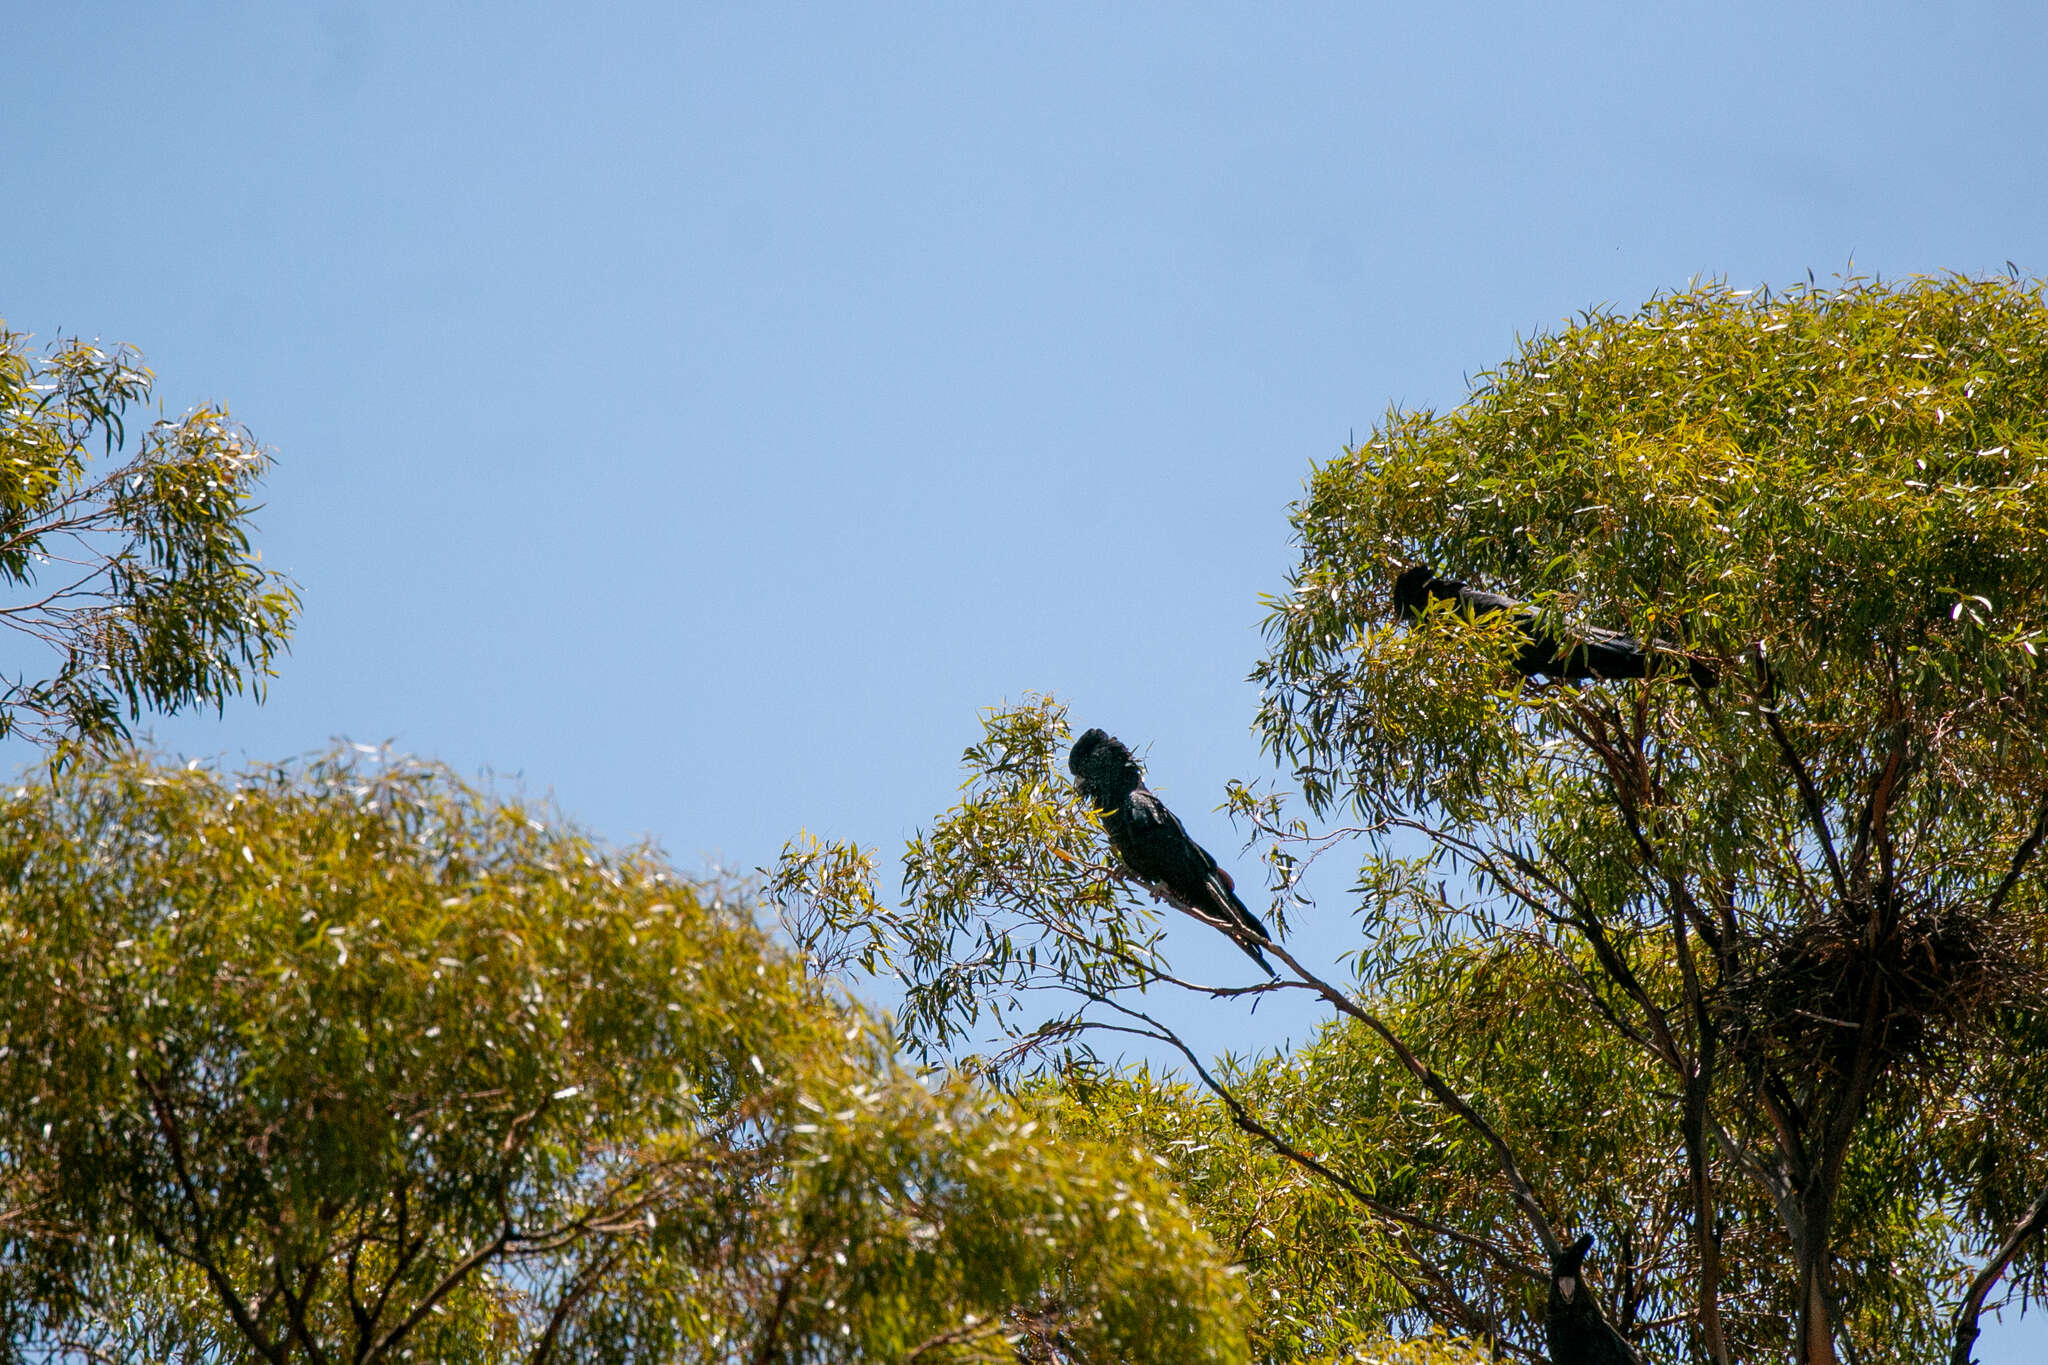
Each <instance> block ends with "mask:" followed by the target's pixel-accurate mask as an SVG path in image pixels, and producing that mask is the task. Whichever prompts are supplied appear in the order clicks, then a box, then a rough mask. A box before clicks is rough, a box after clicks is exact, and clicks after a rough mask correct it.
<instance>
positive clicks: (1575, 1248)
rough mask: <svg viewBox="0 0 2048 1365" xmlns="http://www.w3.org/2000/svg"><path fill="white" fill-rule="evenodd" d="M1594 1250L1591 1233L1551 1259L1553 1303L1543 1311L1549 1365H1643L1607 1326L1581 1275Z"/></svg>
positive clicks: (1591, 1292) (1551, 1293)
mask: <svg viewBox="0 0 2048 1365" xmlns="http://www.w3.org/2000/svg"><path fill="white" fill-rule="evenodd" d="M1592 1249H1593V1234H1592V1233H1590V1232H1589V1233H1587V1234H1586V1235H1585V1236H1583V1237H1581V1238H1579V1240H1578V1241H1576V1242H1573V1243H1572V1244H1571V1245H1570V1246H1568V1247H1566V1248H1565V1249H1564V1250H1563V1251H1560V1252H1558V1253H1557V1255H1555V1256H1553V1257H1551V1258H1550V1302H1549V1304H1548V1305H1547V1306H1546V1307H1545V1308H1544V1310H1543V1336H1544V1340H1545V1342H1546V1344H1547V1345H1548V1346H1549V1347H1550V1365H1642V1362H1641V1361H1640V1360H1638V1359H1637V1358H1636V1353H1635V1352H1634V1351H1632V1350H1630V1349H1629V1345H1628V1343H1627V1342H1625V1341H1623V1340H1622V1339H1621V1334H1620V1333H1619V1332H1616V1331H1615V1330H1614V1329H1613V1328H1612V1327H1610V1326H1608V1325H1607V1319H1606V1318H1605V1317H1603V1316H1601V1313H1600V1300H1599V1299H1597V1298H1595V1297H1594V1296H1593V1291H1592V1289H1591V1288H1590V1287H1589V1286H1588V1285H1587V1284H1586V1280H1585V1277H1584V1276H1583V1275H1582V1274H1581V1273H1580V1271H1581V1269H1582V1263H1583V1262H1584V1261H1585V1259H1586V1253H1587V1252H1588V1251H1591V1250H1592Z"/></svg>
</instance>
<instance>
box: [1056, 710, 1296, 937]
mask: <svg viewBox="0 0 2048 1365" xmlns="http://www.w3.org/2000/svg"><path fill="white" fill-rule="evenodd" d="M1067 767H1068V768H1070V769H1071V770H1072V771H1073V774H1074V778H1075V782H1074V785H1075V787H1076V788H1077V789H1078V790H1079V791H1080V793H1081V795H1082V796H1084V797H1086V798H1087V799H1088V800H1089V801H1090V802H1091V803H1092V804H1093V805H1094V806H1095V808H1096V810H1097V811H1099V812H1101V815H1102V829H1103V832H1104V833H1105V834H1107V835H1109V846H1110V847H1111V848H1112V849H1114V850H1115V851H1116V856H1117V857H1119V858H1121V859H1122V860H1123V864H1124V866H1125V867H1127V868H1129V869H1130V872H1131V875H1132V876H1134V877H1136V878H1137V879H1138V880H1139V881H1141V882H1145V883H1147V884H1149V885H1151V886H1153V887H1155V888H1162V889H1164V890H1165V891H1166V892H1168V893H1169V894H1170V896H1171V897H1172V899H1173V900H1174V901H1175V902H1176V903H1177V904H1179V905H1180V907H1181V908H1182V909H1184V910H1186V911H1188V912H1189V913H1190V914H1192V915H1194V916H1195V917H1196V918H1197V919H1200V920H1201V921H1203V922H1204V923H1205V924H1209V925H1212V926H1214V927H1215V928H1218V929H1221V930H1222V931H1223V932H1224V933H1226V934H1228V935H1230V939H1231V941H1232V942H1233V943H1235V944H1237V946H1238V947H1240V948H1242V949H1244V951H1245V953H1246V954H1247V955H1248V956H1249V957H1250V958H1251V960H1252V961H1254V962H1256V963H1258V964H1259V967H1260V969H1261V970H1263V971H1264V972H1265V973H1266V975H1268V976H1277V975H1278V973H1277V972H1275V971H1274V970H1273V968H1272V967H1271V966H1270V965H1269V964H1268V963H1267V961H1266V958H1265V955H1264V954H1263V953H1261V952H1260V951H1259V945H1261V944H1267V943H1270V942H1272V939H1271V937H1270V936H1269V935H1268V934H1267V933H1266V926H1265V925H1263V924H1261V923H1260V922H1259V918H1258V916H1257V915H1254V914H1253V913H1252V912H1251V911H1249V910H1247V909H1245V905H1244V902H1243V901H1241V900H1239V899H1238V898H1237V890H1236V888H1235V886H1234V885H1233V884H1232V882H1231V880H1230V874H1229V873H1228V872H1225V871H1224V870H1223V869H1222V868H1220V867H1218V866H1217V865H1216V860H1215V859H1214V858H1212V857H1210V856H1209V850H1207V849H1205V848H1203V847H1202V846H1201V845H1200V844H1198V843H1196V842H1195V841H1194V840H1193V839H1190V838H1189V837H1188V832H1187V831H1186V830H1185V829H1183V828H1181V823H1180V821H1179V820H1177V819H1176V818H1174V814H1173V812H1172V811H1170V810H1168V809H1167V808H1166V803H1165V802H1163V801H1161V800H1160V799H1159V798H1158V797H1157V796H1154V795H1153V794H1152V793H1151V792H1150V791H1148V790H1146V788H1145V770H1144V769H1143V768H1141V767H1139V766H1138V760H1137V759H1136V758H1133V757H1132V756H1131V751H1130V750H1129V749H1128V748H1126V747H1124V744H1123V742H1122V741H1120V740H1118V739H1116V738H1114V737H1113V736H1111V735H1109V734H1107V733H1106V732H1104V731H1102V730H1089V731H1088V732H1087V733H1085V734H1083V735H1082V736H1081V737H1080V738H1079V739H1077V740H1075V741H1074V748H1073V752H1071V753H1070V754H1068V755H1067Z"/></svg>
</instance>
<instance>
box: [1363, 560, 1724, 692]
mask: <svg viewBox="0 0 2048 1365" xmlns="http://www.w3.org/2000/svg"><path fill="white" fill-rule="evenodd" d="M1431 602H1456V603H1457V604H1458V606H1459V608H1460V609H1461V610H1463V611H1465V612H1467V613H1468V614H1470V616H1471V617H1472V619H1473V620H1475V621H1476V620H1478V619H1480V618H1481V617H1486V616H1491V615H1493V614H1494V613H1495V612H1497V611H1505V612H1509V613H1511V614H1512V616H1513V619H1514V622H1515V625H1516V626H1517V627H1519V628H1520V630H1521V632H1522V636H1523V639H1524V640H1525V641H1526V643H1524V644H1523V646H1522V648H1521V651H1520V652H1519V653H1517V654H1516V655H1515V671H1516V672H1517V673H1520V674H1521V675H1522V676H1523V677H1525V678H1528V677H1533V676H1535V675H1536V674H1538V673H1541V674H1542V675H1543V676H1544V677H1546V678H1651V677H1655V676H1656V675H1658V674H1659V673H1669V672H1674V671H1676V670H1678V669H1685V670H1687V671H1689V672H1690V673H1691V675H1692V683H1693V686H1695V687H1712V686H1713V685H1714V682H1715V677H1714V670H1713V669H1711V668H1709V667H1708V666H1707V665H1705V664H1703V663H1701V662H1700V661H1699V660H1697V659H1689V658H1687V657H1686V656H1685V654H1684V652H1683V651H1681V650H1679V649H1678V647H1677V646H1675V645H1672V644H1670V643H1668V642H1666V641H1664V640H1652V641H1650V644H1649V647H1648V648H1644V646H1643V644H1642V642H1641V641H1639V640H1637V639H1636V638H1634V637H1633V636H1629V635H1623V634H1621V633H1620V632H1618V631H1612V630H1582V631H1580V632H1579V636H1580V638H1579V639H1578V640H1577V641H1575V642H1574V643H1572V644H1571V645H1569V646H1564V645H1560V644H1559V643H1558V642H1557V640H1556V639H1555V638H1554V637H1552V636H1550V635H1546V634H1545V633H1544V632H1543V631H1541V630H1539V629H1537V626H1536V613H1535V612H1534V611H1532V610H1530V609H1529V608H1528V607H1526V606H1524V605H1523V604H1522V603H1520V602H1517V601H1515V600H1513V599H1512V598H1507V597H1502V596H1500V595H1499V594H1497V593H1490V592H1481V591H1479V589H1477V588H1468V587H1466V586H1465V585H1464V584H1463V583H1461V582H1459V581H1458V580H1457V579H1455V578H1438V577H1437V576H1436V574H1435V572H1434V571H1433V570H1431V569H1430V568H1429V567H1428V566H1427V565H1421V564H1418V565H1416V566H1415V567H1414V568H1412V569H1409V570H1407V571H1406V572H1404V573H1403V574H1402V575H1401V576H1400V577H1399V578H1397V579H1395V580H1394V614H1395V615H1396V616H1400V617H1404V618H1414V617H1418V616H1420V615H1422V613H1423V611H1424V609H1426V608H1427V607H1428V606H1429V604H1430V603H1431Z"/></svg>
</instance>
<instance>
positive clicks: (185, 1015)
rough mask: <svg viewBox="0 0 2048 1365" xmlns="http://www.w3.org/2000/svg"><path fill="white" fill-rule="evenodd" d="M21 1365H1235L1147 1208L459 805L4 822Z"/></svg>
mask: <svg viewBox="0 0 2048 1365" xmlns="http://www.w3.org/2000/svg"><path fill="white" fill-rule="evenodd" d="M0 998H4V999H5V1000H7V1001H8V1010H7V1012H6V1015H5V1017H4V1020H0V1275H4V1284H0V1288H4V1290H5V1292H4V1295H0V1299H4V1304H5V1307H6V1309H7V1311H8V1313H9V1315H10V1316H9V1319H8V1322H7V1323H6V1331H5V1341H6V1343H7V1348H6V1349H7V1350H8V1351H10V1352H11V1353H12V1354H13V1355H14V1356H15V1357H16V1358H23V1359H64V1360H73V1359H75V1360H79V1361H87V1360H91V1361H109V1360H118V1361H136V1362H141V1361H157V1360H189V1361H200V1360H204V1361H238V1360H246V1361H267V1362H275V1363H277V1365H283V1362H314V1363H315V1365H317V1363H318V1362H326V1361H340V1360H347V1361H351V1362H359V1363H362V1365H368V1363H369V1362H377V1361H396V1360H475V1361H515V1360H516V1361H526V1362H533V1363H534V1365H539V1363H540V1362H567V1361H585V1360H587V1361H601V1360H619V1359H628V1358H630V1359H661V1360H675V1361H706V1362H740V1361H749V1362H764V1363H765V1362H798V1361H803V1362H812V1361H832V1360H855V1359H862V1360H865V1359H891V1360H902V1361H922V1362H932V1363H934V1365H936V1363H937V1362H966V1361H997V1360H1001V1361H1011V1360H1015V1359H1018V1358H1019V1357H1020V1355H1021V1356H1022V1357H1023V1358H1028V1359H1043V1360H1055V1359H1057V1360H1062V1361H1083V1360H1175V1361H1179V1360H1215V1361H1232V1360H1238V1359H1242V1358H1243V1353H1244V1335H1243V1330H1242V1328H1241V1326H1240V1325H1239V1323H1238V1321H1237V1317H1238V1309H1237V1300H1238V1296H1239V1289H1238V1286H1237V1285H1236V1283H1235V1282H1234V1281H1233V1279H1232V1278H1231V1277H1230V1276H1228V1275H1227V1274H1226V1273H1225V1272H1224V1270H1223V1268H1222V1267H1221V1266H1220V1265H1219V1264H1218V1262H1217V1260H1216V1258H1215V1256H1214V1254H1213V1252H1212V1251H1211V1250H1210V1248H1209V1244H1208V1243H1207V1241H1206V1239H1205V1238H1204V1236H1203V1235H1202V1234H1201V1233H1200V1232H1199V1231H1198V1230H1197V1229H1196V1228H1194V1227H1193V1226H1192V1225H1191V1224H1190V1223H1189V1221H1188V1217H1187V1215H1186V1213H1185V1211H1184V1210H1183V1209H1182V1207H1181V1205H1180V1204H1179V1202H1178V1201H1177V1199H1176V1198H1175V1197H1174V1195H1173V1194H1172V1193H1171V1191H1170V1190H1169V1189H1168V1187H1167V1186H1166V1183H1165V1181H1164V1178H1163V1176H1162V1175H1161V1174H1160V1173H1159V1172H1158V1171H1157V1170H1156V1168H1155V1167H1154V1166H1153V1165H1152V1164H1151V1163H1150V1162H1148V1161H1138V1162H1133V1161H1131V1160H1130V1158H1129V1154H1128V1152H1127V1151H1124V1150H1109V1149H1105V1148H1103V1147H1101V1146H1098V1145H1095V1144H1092V1143H1090V1142H1088V1141H1086V1140H1083V1139H1080V1138H1077V1137H1074V1136H1072V1135H1065V1136H1062V1135H1056V1134H1055V1133H1053V1132H1052V1131H1051V1130H1050V1129H1048V1128H1046V1127H1044V1126H1043V1125H1042V1124H1041V1123H1039V1122H1037V1121H1034V1120H1033V1119H1032V1118H1031V1117H1030V1116H1029V1115H1027V1114H1024V1113H1022V1112H1021V1111H1020V1110H1019V1109H1018V1107H1017V1106H1016V1105H1015V1104H1013V1103H1011V1102H1009V1101H1006V1100H1004V1099H1002V1098H1000V1097H997V1096H993V1095H990V1094H988V1093H987V1092H977V1091H975V1090H973V1089H972V1088H970V1087H968V1086H966V1085H965V1084H962V1083H957V1082H955V1083H946V1082H939V1081H927V1080H926V1079H923V1078H919V1077H917V1076H914V1075H910V1074H907V1073H905V1072H903V1071H901V1070H900V1069H899V1068H898V1067H897V1066H896V1064H895V1062H894V1061H893V1055H894V1054H893V1045H892V1044H891V1041H890V1040H889V1039H888V1038H887V1036H886V1035H885V1034H884V1033H882V1032H881V1031H879V1030H878V1029H877V1027H876V1025H875V1024H874V1023H873V1021H872V1020H871V1019H870V1018H869V1017H868V1016H867V1015H866V1014H865V1013H864V1012H863V1011H862V1010H860V1009H859V1008H857V1007H855V1006H854V1005H852V1004H850V1003H848V1002H846V1001H844V1000H843V999H840V998H838V997H836V996H835V995H833V994H832V993H830V991H829V990H828V989H827V988H826V986H824V985H823V984H822V983H820V982H818V981H816V980H814V979H812V978H810V977H808V976H806V975H805V973H804V971H803V970H802V967H801V964H800V963H798V962H797V961H796V960H795V959H793V958H792V957H790V956H789V955H788V954H786V953H783V952H781V951H779V950H777V949H776V948H774V947H773V945H772V944H771V943H770V941H769V940H768V938H767V936H766V935H765V934H764V933H763V932H762V931H761V930H759V929H758V928H757V927H756V926H755V924H754V922H753V920H752V918H751V917H750V915H749V913H748V911H747V909H746V906H745V905H744V904H743V903H742V902H740V901H737V900H735V899H733V898H731V897H729V896H725V895H722V894H720V893H719V892H718V891H717V890H716V889H715V888H707V887H704V886H701V885H698V884H695V883H692V882H690V881H689V880H687V879H684V878H681V877H679V876H677V875H676V874H675V873H674V871H673V870H671V869H670V868H669V867H668V866H667V865H666V864H665V863H664V862H663V860H662V859H661V858H660V857H659V856H658V855H656V854H655V853H654V852H653V851H651V850H646V849H639V850H623V851H622V850H616V849H609V848H606V847H604V846H602V845H600V844H598V843H596V842H595V841H593V840H592V839H590V838H589V837H587V836H585V835H583V834H582V833H580V832H578V831H577V830H576V829H575V828H573V827H572V826H568V825H565V824H563V823H562V822H561V821H560V820H559V819H558V818H557V817H555V816H553V815H552V814H550V813H548V812H545V811H542V810H538V809H535V808H532V807H530V806H527V805H523V804H521V803H518V802H516V801H509V800H500V799H496V798H493V797H491V796H489V795H487V794H484V793H480V792H478V791H476V790H473V789H471V788H468V787H466V786H464V785H463V784H461V783H459V782H457V781H456V780H454V779H453V778H451V777H450V776H449V775H448V774H447V773H445V772H444V771H441V770H439V769H435V768H432V767H427V766H422V765H416V764H409V763H380V762H378V761H375V760H366V759H364V758H362V757H361V756H358V755H353V754H344V755H340V756H335V757H330V758H326V759H321V760H318V761H314V762H311V763H308V764H302V765H287V766H279V767H272V768H264V769H257V770H254V771H252V772H250V773H247V774H244V775H242V776H240V777H238V778H229V777H223V776H220V775H217V774H214V773H211V772H208V771H205V770H201V769H198V768H194V767H171V766H166V765H161V764H158V763H155V762H152V761H150V760H148V759H146V758H142V757H135V756H127V755H117V756H113V757H107V758H98V759H93V758H88V759H86V760H84V761H82V762H79V763H75V764H73V765H70V766H69V767H68V768H67V769H66V770H64V771H62V772H60V773H56V774H53V775H51V776H50V777H49V778H48V779H47V780H45V781H42V782H40V783H37V784H35V785H30V786H26V787H23V788H21V789H19V790H17V791H15V792H14V793H12V794H11V795H10V796H8V797H7V798H6V799H5V800H4V801H0Z"/></svg>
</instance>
